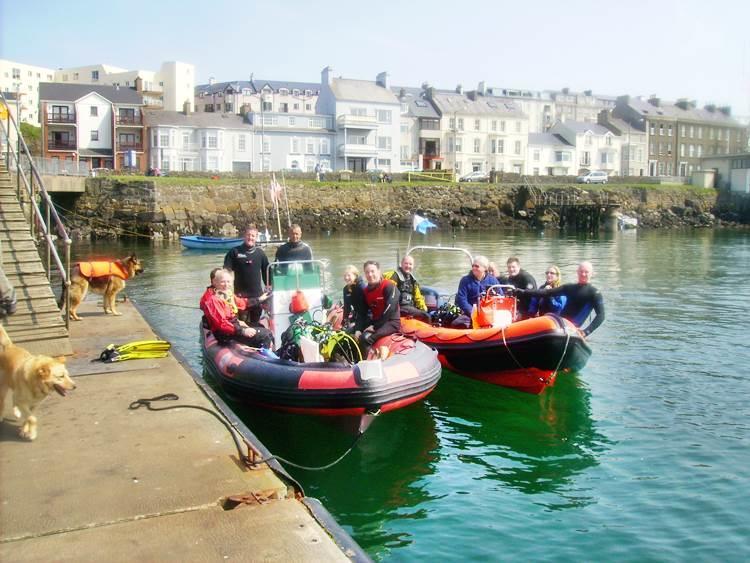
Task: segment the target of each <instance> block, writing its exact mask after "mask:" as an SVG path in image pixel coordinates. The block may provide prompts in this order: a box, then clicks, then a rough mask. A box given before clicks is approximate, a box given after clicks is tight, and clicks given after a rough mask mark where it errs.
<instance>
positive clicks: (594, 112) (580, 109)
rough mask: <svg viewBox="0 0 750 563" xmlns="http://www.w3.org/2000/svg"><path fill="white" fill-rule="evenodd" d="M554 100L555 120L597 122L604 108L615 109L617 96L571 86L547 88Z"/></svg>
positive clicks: (548, 93)
mask: <svg viewBox="0 0 750 563" xmlns="http://www.w3.org/2000/svg"><path fill="white" fill-rule="evenodd" d="M545 93H546V94H547V95H548V96H549V97H550V99H552V101H553V102H554V112H555V116H554V121H555V122H558V121H582V122H584V123H596V122H597V121H598V119H599V113H600V112H601V111H602V110H610V109H614V107H615V105H616V102H617V98H616V97H615V96H606V95H602V94H594V92H593V91H591V90H584V91H583V92H574V91H572V90H571V89H570V88H563V89H562V90H546V91H545Z"/></svg>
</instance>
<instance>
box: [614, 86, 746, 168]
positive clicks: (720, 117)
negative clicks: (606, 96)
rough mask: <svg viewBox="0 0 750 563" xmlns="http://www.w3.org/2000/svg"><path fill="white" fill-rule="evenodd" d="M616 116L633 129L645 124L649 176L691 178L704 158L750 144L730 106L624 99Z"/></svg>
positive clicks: (740, 149) (678, 101)
mask: <svg viewBox="0 0 750 563" xmlns="http://www.w3.org/2000/svg"><path fill="white" fill-rule="evenodd" d="M613 115H614V116H615V117H618V118H620V119H622V120H623V121H625V122H626V123H630V124H631V125H633V126H635V125H636V124H638V123H641V122H642V123H643V127H645V131H646V135H647V144H648V157H647V158H648V172H647V174H648V175H649V176H683V177H685V176H691V175H692V173H693V171H695V170H700V169H701V159H702V158H703V157H709V156H715V155H727V154H737V153H740V152H742V151H743V150H744V149H745V147H746V144H747V129H746V128H745V127H744V126H743V125H742V124H741V123H739V122H738V121H737V120H735V119H733V118H732V114H731V108H729V107H727V106H725V107H717V106H715V105H712V104H709V105H706V106H705V107H703V108H698V107H697V105H696V103H695V102H693V101H689V100H686V99H680V100H677V101H676V102H668V101H664V100H661V99H659V98H657V97H655V96H652V97H651V98H649V99H644V98H640V97H638V98H635V97H630V96H621V97H619V98H617V105H616V107H615V109H614V111H613Z"/></svg>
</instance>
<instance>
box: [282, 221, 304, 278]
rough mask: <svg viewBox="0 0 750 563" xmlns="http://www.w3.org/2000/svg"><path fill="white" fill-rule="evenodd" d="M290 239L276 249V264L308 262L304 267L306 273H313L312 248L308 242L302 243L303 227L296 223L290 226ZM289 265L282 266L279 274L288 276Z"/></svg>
mask: <svg viewBox="0 0 750 563" xmlns="http://www.w3.org/2000/svg"><path fill="white" fill-rule="evenodd" d="M288 235H289V238H288V239H287V242H285V243H284V244H282V245H281V246H280V247H279V248H277V249H276V260H275V261H276V262H296V261H298V260H299V261H303V260H305V261H307V263H306V264H305V265H304V268H305V271H306V272H311V271H312V264H310V262H309V261H310V260H312V259H313V255H312V248H310V245H309V244H307V243H306V242H302V227H300V226H299V225H298V224H296V223H294V224H292V225H290V226H289V231H288ZM288 267H289V264H281V265H280V266H279V273H281V274H286V272H287V269H288Z"/></svg>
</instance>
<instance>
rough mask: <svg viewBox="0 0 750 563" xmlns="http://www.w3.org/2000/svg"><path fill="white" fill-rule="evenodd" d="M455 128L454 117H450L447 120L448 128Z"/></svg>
mask: <svg viewBox="0 0 750 563" xmlns="http://www.w3.org/2000/svg"><path fill="white" fill-rule="evenodd" d="M455 128H456V118H455V117H451V118H450V119H449V120H448V129H450V130H453V129H455Z"/></svg>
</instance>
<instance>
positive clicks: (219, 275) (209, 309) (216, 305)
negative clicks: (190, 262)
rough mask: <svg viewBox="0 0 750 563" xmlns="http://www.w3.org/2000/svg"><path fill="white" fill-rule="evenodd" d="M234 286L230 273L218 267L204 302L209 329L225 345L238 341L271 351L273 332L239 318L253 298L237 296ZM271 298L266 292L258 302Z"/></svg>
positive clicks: (201, 303) (203, 297)
mask: <svg viewBox="0 0 750 563" xmlns="http://www.w3.org/2000/svg"><path fill="white" fill-rule="evenodd" d="M233 284H234V276H233V275H232V272H230V271H229V270H225V269H223V268H217V269H215V270H213V271H212V272H211V285H210V286H209V287H207V288H206V291H205V292H204V293H203V296H202V297H201V301H200V307H201V311H203V318H204V319H205V322H206V324H207V325H208V328H209V330H211V332H213V334H214V336H215V337H216V339H217V340H218V341H219V342H222V343H224V342H227V341H228V340H237V341H239V342H242V343H243V344H247V345H248V346H253V347H255V348H270V347H271V344H272V343H273V334H272V333H271V331H270V330H268V329H267V328H264V327H262V326H255V327H252V326H249V325H247V324H246V323H245V322H243V321H241V320H240V319H239V317H238V312H239V311H240V310H241V309H244V308H246V307H247V306H248V300H249V299H246V298H239V297H235V296H234V292H233V291H232V286H233ZM267 298H268V293H263V294H262V295H261V296H260V297H258V298H257V299H256V301H258V302H261V301H265V300H266V299H267ZM256 305H257V303H256Z"/></svg>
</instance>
